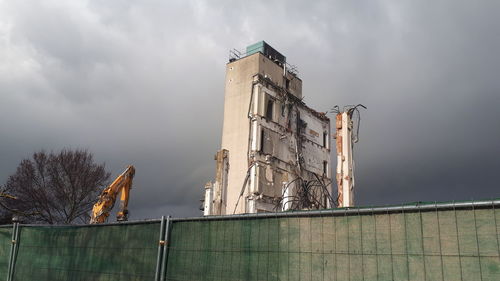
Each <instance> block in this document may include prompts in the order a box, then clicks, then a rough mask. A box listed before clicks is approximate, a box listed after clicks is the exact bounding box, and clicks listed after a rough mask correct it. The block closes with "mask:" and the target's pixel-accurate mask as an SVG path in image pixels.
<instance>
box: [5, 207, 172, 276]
mask: <svg viewBox="0 0 500 281" xmlns="http://www.w3.org/2000/svg"><path fill="white" fill-rule="evenodd" d="M164 245H165V216H161V223H160V238H159V239H158V255H157V256H156V272H155V281H159V280H160V271H161V265H162V262H161V258H162V250H163V246H164ZM8 281H10V280H8Z"/></svg>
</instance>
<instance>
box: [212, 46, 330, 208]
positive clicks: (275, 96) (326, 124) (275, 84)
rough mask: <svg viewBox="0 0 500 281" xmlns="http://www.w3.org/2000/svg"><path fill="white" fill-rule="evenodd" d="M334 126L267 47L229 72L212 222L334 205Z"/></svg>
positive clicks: (235, 55) (239, 59) (243, 56)
mask: <svg viewBox="0 0 500 281" xmlns="http://www.w3.org/2000/svg"><path fill="white" fill-rule="evenodd" d="M330 136H331V135H330V120H329V118H328V117H326V116H325V114H323V113H320V112H316V111H315V110H313V109H311V108H309V107H308V106H306V104H305V103H304V102H303V101H302V80H301V79H300V78H299V77H298V73H297V71H296V68H295V67H292V66H291V65H290V64H288V63H287V62H286V57H285V56H283V55H282V54H280V53H279V52H278V51H276V50H275V49H273V48H272V47H271V46H269V45H268V44H267V43H266V42H264V41H261V42H258V43H256V44H254V45H251V46H248V47H247V49H246V51H245V52H237V51H232V52H231V55H230V59H229V63H228V64H227V66H226V83H225V98H224V124H223V132H222V145H221V150H220V151H218V152H217V154H216V156H215V160H216V175H215V180H214V182H209V183H207V185H206V186H205V201H204V214H205V215H225V214H239V213H259V212H275V211H284V210H290V209H295V210H299V209H300V210H307V209H322V208H329V207H332V205H333V201H334V199H333V197H332V188H331V168H330V167H331V166H330V139H331V137H330Z"/></svg>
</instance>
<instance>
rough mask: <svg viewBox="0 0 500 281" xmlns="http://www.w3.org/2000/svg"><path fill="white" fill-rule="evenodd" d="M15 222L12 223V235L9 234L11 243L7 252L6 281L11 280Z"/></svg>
mask: <svg viewBox="0 0 500 281" xmlns="http://www.w3.org/2000/svg"><path fill="white" fill-rule="evenodd" d="M17 227H18V226H17V222H14V223H13V224H12V236H11V244H10V253H9V267H8V269H7V281H11V280H12V271H13V268H14V250H15V249H14V248H15V246H16V243H17V241H16V237H17Z"/></svg>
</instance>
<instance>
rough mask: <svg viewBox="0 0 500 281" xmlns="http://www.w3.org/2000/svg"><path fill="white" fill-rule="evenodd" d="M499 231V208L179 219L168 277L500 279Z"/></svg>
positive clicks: (203, 278)
mask: <svg viewBox="0 0 500 281" xmlns="http://www.w3.org/2000/svg"><path fill="white" fill-rule="evenodd" d="M495 212H496V213H495ZM499 226H500V212H499V211H498V210H494V209H480V210H472V209H471V210H457V211H453V210H451V211H438V212H418V211H417V212H411V213H410V212H409V213H393V214H377V215H354V216H335V217H334V216H322V217H301V218H294V217H290V218H265V219H262V218H261V219H241V220H221V221H191V222H174V224H173V227H172V230H171V243H170V250H169V258H168V271H167V280H301V281H304V280H381V281H382V280H450V281H456V280H500V248H499V232H500V229H499Z"/></svg>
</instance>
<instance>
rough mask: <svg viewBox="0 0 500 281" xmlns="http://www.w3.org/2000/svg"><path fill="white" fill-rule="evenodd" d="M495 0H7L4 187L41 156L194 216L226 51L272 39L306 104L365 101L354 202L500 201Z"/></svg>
mask: <svg viewBox="0 0 500 281" xmlns="http://www.w3.org/2000/svg"><path fill="white" fill-rule="evenodd" d="M498 6H499V4H498V3H497V2H494V1H492V2H488V1H482V2H474V3H473V2H465V1H464V2H461V1H439V2H436V1H428V2H423V1H418V2H417V1H413V2H410V1H405V2H404V1H391V2H389V1H364V2H360V1H338V2H331V1H272V2H271V1H210V2H209V1H169V2H166V1H142V2H141V3H138V2H129V1H70V2H63V1H41V2H39V3H38V2H37V3H34V2H31V1H10V2H2V1H0V120H2V121H1V122H0V132H1V136H2V137H1V140H0V154H1V155H2V157H1V160H0V182H4V181H5V180H6V178H7V176H8V175H9V174H10V173H12V172H14V171H15V168H16V166H17V164H18V163H19V161H20V160H21V159H22V158H24V157H27V156H29V155H30V154H31V153H32V152H33V151H34V150H37V149H41V148H44V149H47V150H51V149H52V150H59V149H61V148H87V149H89V150H90V151H92V152H93V153H94V154H95V156H96V158H97V160H98V161H101V162H106V163H107V165H108V167H109V168H110V170H111V171H112V172H113V174H114V175H116V174H117V173H119V172H120V171H121V170H122V169H123V168H124V167H125V165H127V164H129V163H131V164H134V165H135V166H136V167H137V176H136V181H135V188H134V190H133V191H132V192H133V194H132V197H133V199H132V200H131V206H130V208H131V210H132V218H135V219H137V218H145V217H158V216H160V215H162V214H173V215H178V216H179V215H186V216H187V215H196V214H198V211H197V207H198V203H199V202H198V199H199V198H201V197H202V186H203V185H204V183H205V182H206V181H208V180H210V179H211V178H212V176H213V170H214V165H213V154H214V152H215V151H216V150H217V149H218V148H219V145H220V136H221V125H222V117H223V116H222V109H223V107H222V106H223V90H224V89H223V85H224V75H225V73H224V67H225V63H226V60H227V54H228V50H229V49H230V48H233V47H236V48H244V47H245V46H246V45H248V44H251V43H254V42H256V41H258V40H266V41H268V42H269V43H270V44H271V45H273V46H274V47H275V48H277V49H278V50H280V51H281V52H282V53H284V54H285V55H286V56H287V58H288V60H289V61H290V62H291V63H292V64H296V65H297V66H298V67H299V70H300V76H301V78H302V79H303V81H304V95H305V97H306V102H307V103H308V104H309V105H311V106H312V107H313V108H316V109H318V110H321V111H326V110H328V109H329V108H331V107H333V106H334V105H336V104H339V105H345V104H356V103H363V104H365V105H366V106H368V110H366V111H363V112H362V123H361V136H360V137H361V140H360V143H359V144H358V145H357V147H356V151H355V153H356V160H357V170H356V177H357V178H356V180H357V182H356V184H357V196H358V197H357V198H358V199H359V200H358V203H359V204H385V203H393V204H394V203H401V202H406V201H417V200H427V201H434V200H460V199H470V198H483V197H498V196H499V193H498V191H497V190H498V184H497V183H496V175H497V173H498V172H497V171H498V169H499V168H500V160H499V159H500V149H499V141H500V126H499V125H498V123H499V122H498V121H499V120H500V110H498V106H500V93H499V92H500V82H499V81H498V80H499V79H498V78H497V76H498V73H499V70H500V69H499V68H500V56H499V55H498V50H500V36H499V35H500V34H499V32H500V19H498V17H497V15H496V11H498V10H499V9H498V8H500V7H498Z"/></svg>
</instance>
